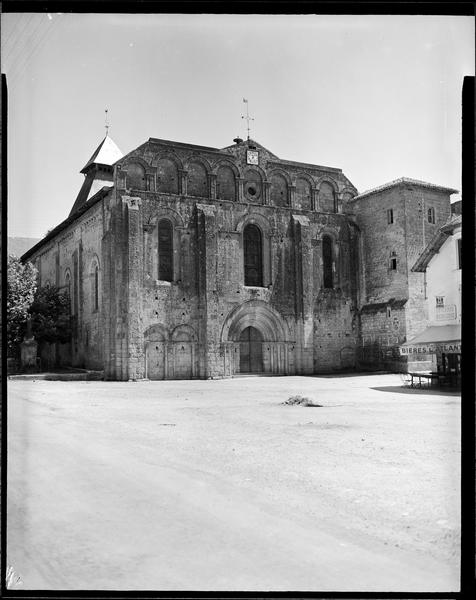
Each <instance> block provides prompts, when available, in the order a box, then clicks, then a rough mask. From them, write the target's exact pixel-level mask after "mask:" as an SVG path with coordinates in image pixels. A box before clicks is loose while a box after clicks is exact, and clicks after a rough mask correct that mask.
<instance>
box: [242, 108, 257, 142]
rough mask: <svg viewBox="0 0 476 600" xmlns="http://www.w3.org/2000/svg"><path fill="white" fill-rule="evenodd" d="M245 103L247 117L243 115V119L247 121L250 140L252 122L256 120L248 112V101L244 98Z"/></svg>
mask: <svg viewBox="0 0 476 600" xmlns="http://www.w3.org/2000/svg"><path fill="white" fill-rule="evenodd" d="M243 102H244V103H245V104H246V117H245V116H244V115H241V118H242V119H246V124H247V131H248V139H250V121H254V118H253V117H250V114H249V112H248V100H246V98H243Z"/></svg>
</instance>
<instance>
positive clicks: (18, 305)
mask: <svg viewBox="0 0 476 600" xmlns="http://www.w3.org/2000/svg"><path fill="white" fill-rule="evenodd" d="M36 276H37V270H36V269H35V267H34V266H33V265H32V264H31V263H30V262H27V263H25V264H23V263H22V262H21V260H20V259H19V258H18V257H17V256H14V255H13V254H10V255H9V256H8V264H7V348H8V355H9V356H11V357H17V356H18V355H19V352H20V343H21V342H22V340H23V336H24V334H25V330H26V322H27V320H28V316H29V313H28V311H29V308H30V306H31V304H32V302H33V299H34V295H35V292H36V288H37V285H36Z"/></svg>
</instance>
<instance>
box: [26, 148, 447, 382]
mask: <svg viewBox="0 0 476 600" xmlns="http://www.w3.org/2000/svg"><path fill="white" fill-rule="evenodd" d="M82 172H83V173H84V175H85V181H84V184H83V187H82V188H81V190H80V193H79V194H78V197H77V199H76V201H75V202H74V203H73V208H72V210H71V213H70V215H69V217H68V218H67V219H66V220H65V221H64V222H63V223H61V224H60V225H59V226H58V227H56V228H55V229H54V230H53V231H51V232H50V233H49V234H48V235H47V236H46V238H45V239H44V240H42V241H41V242H40V243H38V244H37V245H36V246H34V247H33V248H32V249H31V250H30V251H29V252H27V253H26V254H25V255H24V257H23V259H24V260H27V259H28V260H32V261H33V262H34V263H35V264H36V266H37V268H38V270H39V277H40V282H39V283H40V285H47V284H48V283H50V284H55V285H57V286H58V287H61V288H63V289H66V290H67V291H68V292H69V295H70V298H71V313H72V318H73V326H74V327H73V329H74V331H73V337H72V342H71V344H70V345H67V346H65V347H64V348H62V349H61V350H60V352H59V356H60V359H61V361H62V362H63V363H65V364H72V365H74V366H84V367H87V368H92V369H101V370H102V369H103V370H104V373H105V377H106V378H107V379H117V380H128V379H142V378H149V379H172V378H177V379H187V378H208V377H228V376H233V375H235V374H238V373H248V372H262V373H273V374H282V375H286V374H312V373H323V372H330V371H339V370H343V369H351V368H355V367H359V368H394V369H399V370H400V369H404V368H405V367H406V365H405V359H404V358H398V346H399V344H400V343H401V342H402V341H404V340H405V339H406V336H408V335H409V332H410V331H411V332H412V334H413V333H414V332H417V331H416V330H418V328H419V327H420V326H421V328H424V327H425V325H426V320H427V315H426V313H425V310H426V309H425V306H426V305H425V303H424V302H423V295H424V283H423V279H422V278H423V277H424V275H423V274H422V273H413V272H410V269H411V266H412V265H413V263H414V262H415V260H416V257H417V256H418V255H419V254H420V252H421V250H422V248H423V247H424V246H425V245H426V243H425V239H427V240H428V239H429V238H430V237H431V236H432V234H433V233H434V232H435V231H436V230H437V229H438V227H439V226H440V225H442V224H443V223H444V222H445V221H446V219H447V217H448V215H449V212H450V194H451V193H453V192H455V191H456V190H451V189H448V188H442V187H439V186H435V185H431V184H426V183H423V182H418V181H413V180H409V179H401V180H398V181H396V182H392V183H391V184H387V185H386V186H382V187H381V188H377V189H375V190H372V191H370V192H367V193H365V194H361V195H358V192H357V190H356V189H355V187H354V186H353V185H352V183H351V182H350V181H349V180H348V179H347V177H346V176H345V175H344V174H343V172H342V171H341V169H338V168H333V167H324V166H319V165H313V164H307V163H300V162H295V161H291V160H283V159H280V158H278V157H277V156H276V155H274V154H273V153H272V152H270V151H269V150H267V149H266V148H264V147H263V146H261V145H260V144H258V143H257V142H255V141H253V140H251V139H248V140H246V141H243V140H241V139H239V138H236V139H235V140H234V144H233V145H231V146H227V147H226V148H222V149H217V148H210V147H206V146H197V145H193V144H185V143H179V142H171V141H167V140H161V139H156V138H150V139H149V140H148V141H147V142H145V143H144V144H142V145H141V146H139V147H138V148H136V149H135V150H133V151H132V152H130V153H128V154H126V155H125V156H122V154H121V153H120V151H119V149H118V148H117V146H116V145H115V144H114V142H113V141H112V140H111V138H110V137H109V136H106V138H105V139H104V140H103V141H102V142H101V144H100V145H99V147H98V149H97V150H96V152H95V153H94V154H93V156H92V157H91V159H90V160H89V161H88V163H87V164H86V166H85V167H84V169H83V170H82ZM419 211H420V212H419Z"/></svg>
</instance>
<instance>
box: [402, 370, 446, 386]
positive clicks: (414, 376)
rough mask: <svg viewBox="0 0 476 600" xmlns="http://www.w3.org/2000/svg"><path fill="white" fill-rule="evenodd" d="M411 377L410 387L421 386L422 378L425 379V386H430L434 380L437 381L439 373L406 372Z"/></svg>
mask: <svg viewBox="0 0 476 600" xmlns="http://www.w3.org/2000/svg"><path fill="white" fill-rule="evenodd" d="M408 374H409V375H410V377H411V378H412V380H411V383H410V386H411V387H419V388H421V387H422V379H423V380H426V383H427V387H431V385H432V383H433V381H434V380H436V381H439V379H440V377H441V375H440V373H408ZM416 380H418V381H416Z"/></svg>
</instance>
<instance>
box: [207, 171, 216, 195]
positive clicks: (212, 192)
mask: <svg viewBox="0 0 476 600" xmlns="http://www.w3.org/2000/svg"><path fill="white" fill-rule="evenodd" d="M208 181H209V191H208V193H209V196H210V198H211V199H212V200H216V199H217V176H216V173H210V175H209V179H208Z"/></svg>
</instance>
